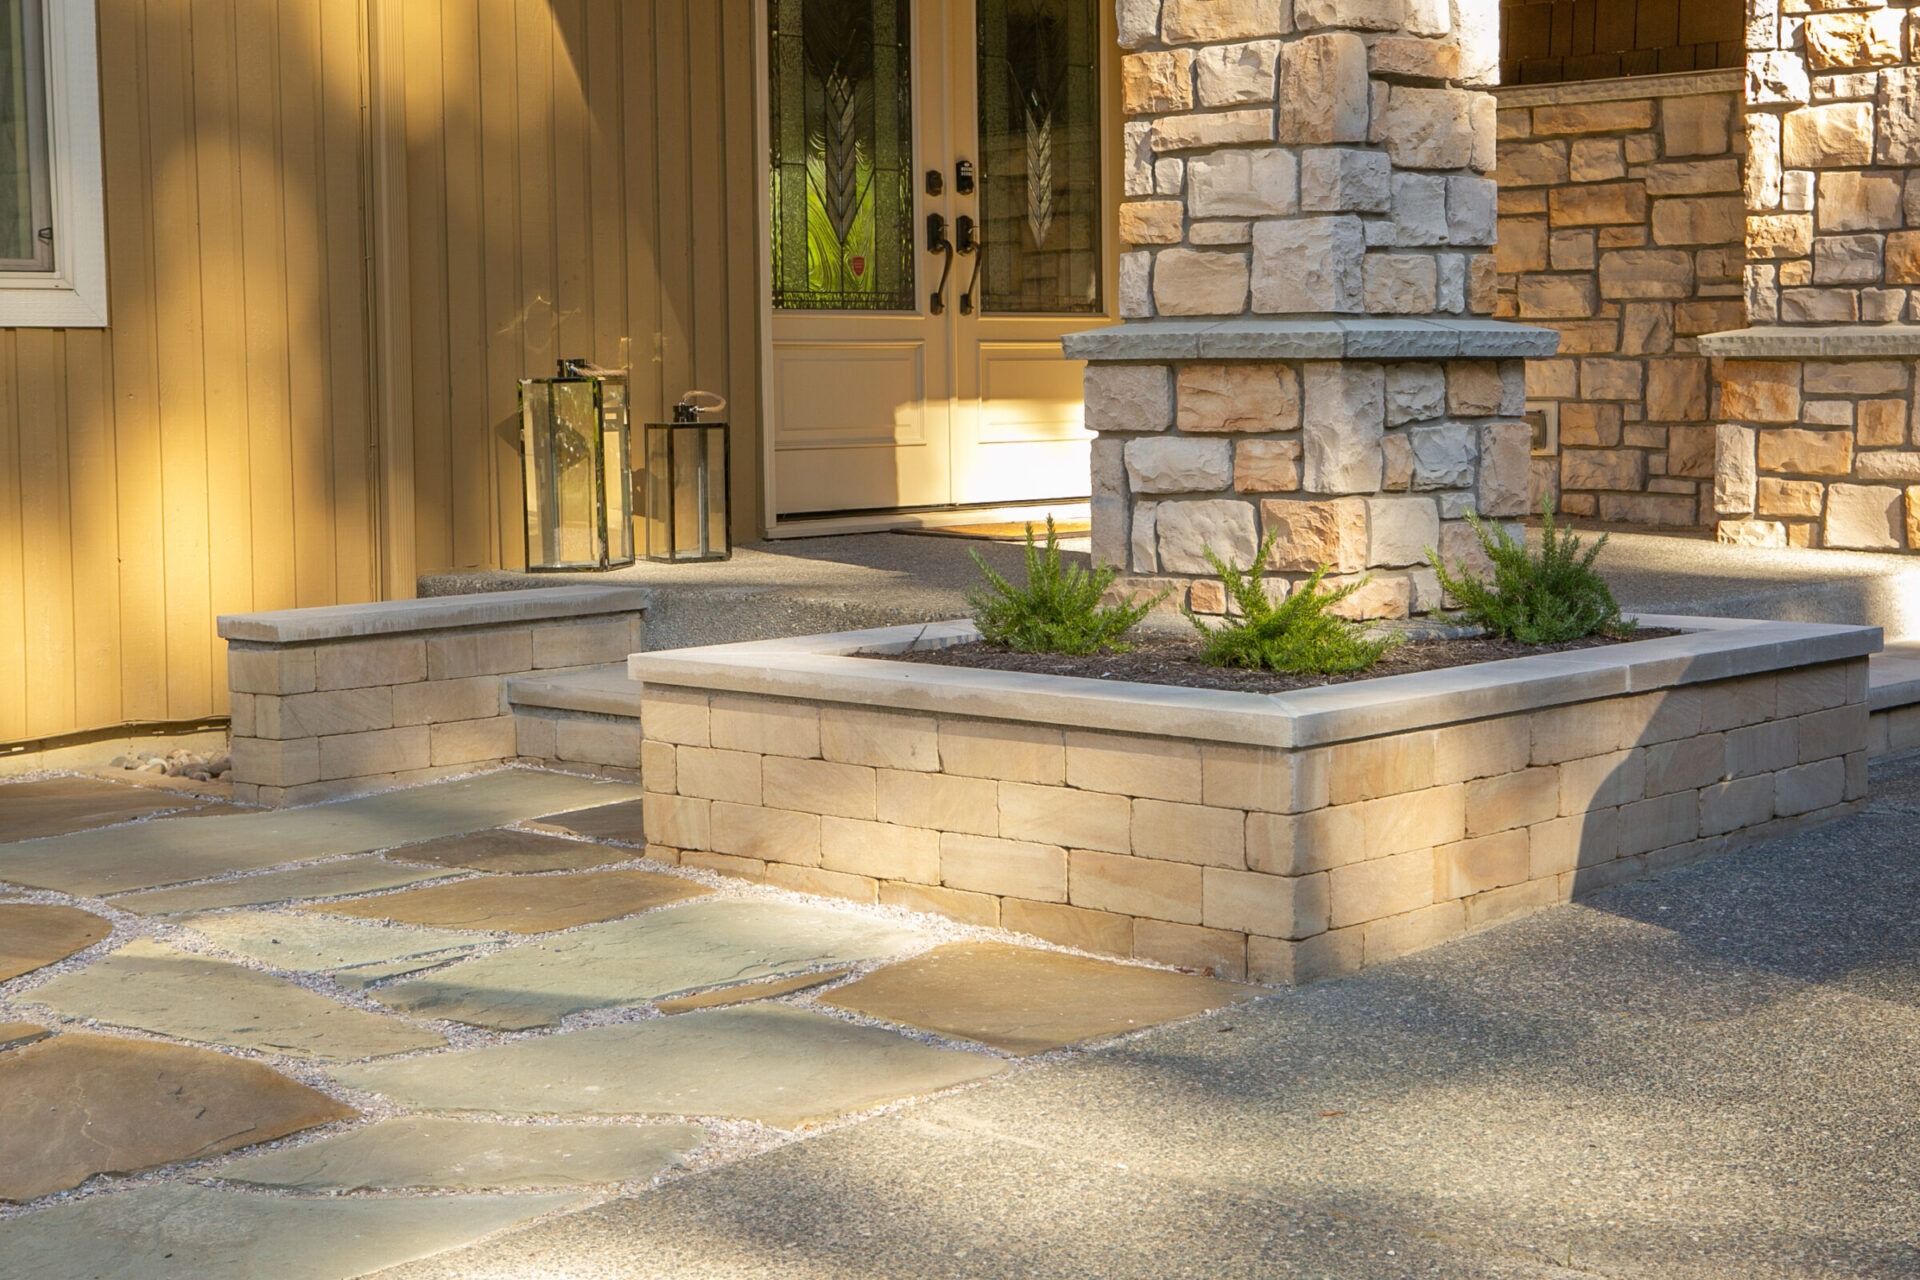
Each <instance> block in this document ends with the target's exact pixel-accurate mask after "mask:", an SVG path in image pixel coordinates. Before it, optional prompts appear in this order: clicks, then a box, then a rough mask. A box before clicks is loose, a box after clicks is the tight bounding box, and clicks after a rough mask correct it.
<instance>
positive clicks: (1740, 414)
mask: <svg viewBox="0 0 1920 1280" xmlns="http://www.w3.org/2000/svg"><path fill="white" fill-rule="evenodd" d="M1720 413H1721V415H1722V416H1723V417H1727V418H1734V419H1738V420H1740V421H1742V422H1798V421H1799V420H1800V366H1799V365H1798V364H1795V363H1793V362H1791V361H1762V360H1728V361H1726V362H1725V363H1724V364H1723V365H1722V366H1721V368H1720Z"/></svg>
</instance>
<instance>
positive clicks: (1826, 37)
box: [1802, 9, 1904, 71]
mask: <svg viewBox="0 0 1920 1280" xmlns="http://www.w3.org/2000/svg"><path fill="white" fill-rule="evenodd" d="M1903 16H1904V15H1903V14H1902V13H1901V11H1900V10H1898V9H1883V10H1880V11H1879V12H1877V13H1816V14H1814V15H1813V16H1811V17H1809V18H1808V19H1807V21H1806V25H1805V27H1804V28H1802V30H1803V31H1804V32H1805V33H1806V42H1807V65H1808V66H1810V67H1811V68H1813V69H1814V70H1815V71H1833V70H1838V69H1843V68H1848V67H1884V66H1889V65H1891V64H1893V63H1896V62H1899V61H1900V51H1901V47H1902V46H1901V40H1900V27H1901V21H1902V18H1903Z"/></svg>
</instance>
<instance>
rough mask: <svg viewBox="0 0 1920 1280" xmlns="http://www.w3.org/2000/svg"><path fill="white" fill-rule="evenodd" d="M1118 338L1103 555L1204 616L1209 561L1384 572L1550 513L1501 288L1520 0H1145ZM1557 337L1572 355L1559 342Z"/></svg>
mask: <svg viewBox="0 0 1920 1280" xmlns="http://www.w3.org/2000/svg"><path fill="white" fill-rule="evenodd" d="M1118 13H1119V26H1120V40H1121V44H1122V45H1123V46H1124V47H1125V48H1126V49H1127V50H1129V52H1128V53H1127V54H1126V55H1125V57H1124V58H1123V59H1122V64H1121V67H1122V97H1123V105H1124V109H1125V112H1126V115H1127V122H1126V125H1125V151H1124V156H1125V165H1124V168H1125V186H1124V192H1123V201H1122V203H1121V205H1120V210H1119V226H1120V238H1121V240H1122V241H1124V242H1125V244H1126V245H1127V246H1128V248H1127V251H1126V252H1124V253H1122V255H1121V257H1120V299H1119V306H1120V314H1121V316H1122V317H1123V323H1122V324H1121V325H1119V326H1118V327H1117V328H1113V329H1108V330H1101V331H1094V332H1092V333H1087V334H1077V335H1074V336H1072V337H1070V338H1069V339H1068V340H1067V342H1066V344H1065V345H1066V349H1067V354H1068V355H1069V357H1070V358H1076V359H1083V360H1086V361H1088V362H1089V367H1088V369H1087V375H1086V415H1087V417H1086V421H1087V425H1088V426H1089V427H1090V428H1091V429H1093V430H1094V431H1096V432H1098V433H1100V439H1099V440H1098V441H1097V442H1096V444H1095V446H1094V501H1093V524H1094V542H1095V551H1096V554H1098V555H1099V556H1100V557H1102V558H1103V559H1106V560H1109V561H1111V562H1112V563H1115V564H1124V565H1126V566H1127V567H1128V570H1129V574H1130V576H1131V577H1132V578H1134V579H1147V580H1148V581H1147V582H1146V583H1145V584H1137V583H1136V585H1148V586H1171V587H1172V588H1174V594H1175V600H1176V602H1177V603H1183V604H1186V605H1188V606H1189V607H1192V608H1194V609H1195V610H1197V611H1206V612H1219V611H1220V610H1221V609H1222V608H1223V607H1224V601H1223V600H1222V599H1221V598H1220V592H1219V590H1218V586H1217V583H1215V582H1213V581H1211V579H1212V577H1213V573H1212V570H1211V568H1210V567H1209V565H1208V563H1207V560H1206V557H1205V551H1206V550H1207V549H1209V548H1211V549H1212V550H1213V551H1215V552H1217V553H1218V554H1219V555H1220V556H1222V557H1223V558H1225V559H1228V560H1230V561H1233V562H1235V563H1238V564H1241V565H1246V564H1248V563H1250V561H1251V559H1252V557H1253V554H1254V551H1255V549H1256V548H1257V546H1258V545H1259V543H1260V541H1261V539H1262V537H1263V536H1265V535H1273V534H1277V535H1279V537H1280V539H1281V546H1280V547H1279V549H1278V551H1277V553H1276V555H1275V558H1274V561H1273V563H1272V565H1271V567H1272V568H1273V569H1274V570H1275V578H1274V581H1275V582H1276V583H1278V582H1279V581H1281V580H1282V579H1283V578H1286V579H1298V578H1299V577H1300V576H1302V575H1303V574H1304V573H1306V572H1308V571H1310V570H1311V569H1313V568H1314V567H1315V566H1316V565H1317V564H1319V563H1321V562H1322V561H1324V562H1326V563H1329V564H1331V565H1332V566H1333V567H1334V569H1335V571H1336V572H1337V573H1338V574H1340V575H1343V576H1344V575H1346V574H1349V573H1353V572H1357V571H1361V570H1365V569H1370V568H1380V569H1382V570H1391V572H1384V573H1382V575H1381V576H1380V577H1379V578H1378V580H1377V581H1376V582H1375V584H1374V586H1373V587H1372V588H1371V589H1370V592H1369V593H1368V594H1367V595H1366V596H1364V597H1356V598H1355V600H1354V601H1353V602H1352V603H1353V604H1354V605H1355V607H1356V608H1357V609H1358V610H1360V611H1362V612H1365V613H1368V614H1375V615H1381V614H1384V615H1398V614H1404V613H1406V612H1407V611H1408V609H1409V608H1420V607H1423V606H1424V605H1425V604H1426V603H1427V602H1428V601H1429V600H1430V599H1431V598H1432V597H1433V596H1434V594H1435V593H1433V592H1432V591H1431V589H1430V585H1431V584H1430V583H1429V584H1423V583H1422V581H1421V580H1420V579H1419V577H1418V575H1417V574H1413V573H1407V572H1402V570H1404V569H1405V568H1407V567H1409V566H1416V565H1417V564H1418V563H1419V562H1420V560H1421V558H1422V555H1423V552H1424V549H1425V547H1426V546H1434V545H1441V544H1443V543H1453V542H1458V541H1460V535H1461V534H1462V532H1463V530H1460V529H1458V528H1453V527H1451V526H1456V525H1457V524H1458V522H1460V520H1461V518H1462V516H1463V514H1464V512H1465V511H1466V510H1467V509H1468V508H1469V507H1474V506H1478V507H1479V509H1480V511H1481V513H1482V514H1485V515H1489V516H1507V515H1515V514H1520V513H1522V512H1523V511H1524V509H1525V504H1526V492H1525V487H1526V480H1525V476H1526V438H1527V431H1526V427H1525V424H1524V423H1522V422H1520V421H1518V419H1517V416H1516V415H1518V413H1519V411H1520V402H1521V392H1522V385H1521V384H1522V375H1521V371H1520V369H1519V367H1518V358H1519V357H1524V356H1527V355H1535V354H1544V353H1546V352H1549V351H1550V350H1551V341H1552V338H1551V335H1547V334H1544V333H1539V334H1526V333H1524V332H1520V331H1517V327H1516V326H1511V325H1504V324H1499V323H1496V322H1491V321H1487V320H1484V319H1481V318H1480V317H1484V316H1485V315H1486V313H1488V312H1489V311H1490V310H1491V309H1492V306H1493V301H1494V292H1495V291H1494V269H1493V256H1492V253H1491V252H1490V250H1491V248H1492V244H1493V238H1494V232H1495V221H1496V195H1497V192H1496V189H1495V186H1494V183H1493V180H1492V178H1491V177H1490V176H1489V175H1490V174H1491V172H1492V170H1493V166H1494V131H1495V120H1494V109H1493V100H1492V98H1491V97H1490V96H1488V95H1487V94H1486V93H1485V92H1482V91H1480V90H1478V89H1477V88H1475V87H1474V86H1476V85H1479V84H1483V83H1485V82H1487V81H1488V80H1489V79H1491V77H1492V74H1493V70H1494V59H1495V56H1496V50H1495V48H1494V45H1495V43H1496V42H1497V40H1496V38H1497V22H1498V11H1497V7H1496V5H1495V3H1494V0H1469V2H1466V3H1457V4H1453V3H1449V2H1448V0H1291V2H1290V3H1289V2H1288V0H1164V2H1163V0H1119V7H1118ZM1542 341H1544V343H1545V345H1542Z"/></svg>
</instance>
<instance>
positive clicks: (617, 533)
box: [520, 360, 633, 570]
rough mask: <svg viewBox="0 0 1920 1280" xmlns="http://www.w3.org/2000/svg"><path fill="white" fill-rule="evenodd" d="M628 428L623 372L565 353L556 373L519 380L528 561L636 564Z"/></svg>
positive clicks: (532, 564)
mask: <svg viewBox="0 0 1920 1280" xmlns="http://www.w3.org/2000/svg"><path fill="white" fill-rule="evenodd" d="M629 430H630V428H629V425H628V421H627V375H626V374H624V373H622V372H619V371H617V370H613V369H601V368H598V367H596V366H594V365H592V364H590V363H588V362H587V361H585V360H562V361H561V362H560V372H559V375H558V376H557V377H552V378H523V379H521V382H520V453H521V457H522V463H523V467H524V470H525V473H526V495H527V568H529V569H536V570H538V569H611V568H613V567H615V566H617V565H623V564H632V563H633V485H632V481H631V472H632V469H633V461H632V445H631V441H630V438H629Z"/></svg>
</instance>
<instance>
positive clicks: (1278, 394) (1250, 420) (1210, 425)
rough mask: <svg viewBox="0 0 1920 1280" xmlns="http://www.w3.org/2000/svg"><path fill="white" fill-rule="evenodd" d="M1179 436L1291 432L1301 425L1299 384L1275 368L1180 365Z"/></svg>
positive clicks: (1284, 370) (1286, 371) (1290, 373)
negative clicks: (1234, 432)
mask: <svg viewBox="0 0 1920 1280" xmlns="http://www.w3.org/2000/svg"><path fill="white" fill-rule="evenodd" d="M1178 425H1179V427H1180V430H1182V431H1193V432H1210V431H1253V432H1269V431H1292V430H1295V429H1297V428H1298V427H1299V425H1300V378H1299V375H1298V374H1296V373H1295V372H1294V371H1293V370H1292V369H1291V368H1289V367H1287V366H1286V365H1277V364H1244V365H1221V364H1194V365H1183V366H1181V369H1180V376H1179V419H1178Z"/></svg>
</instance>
